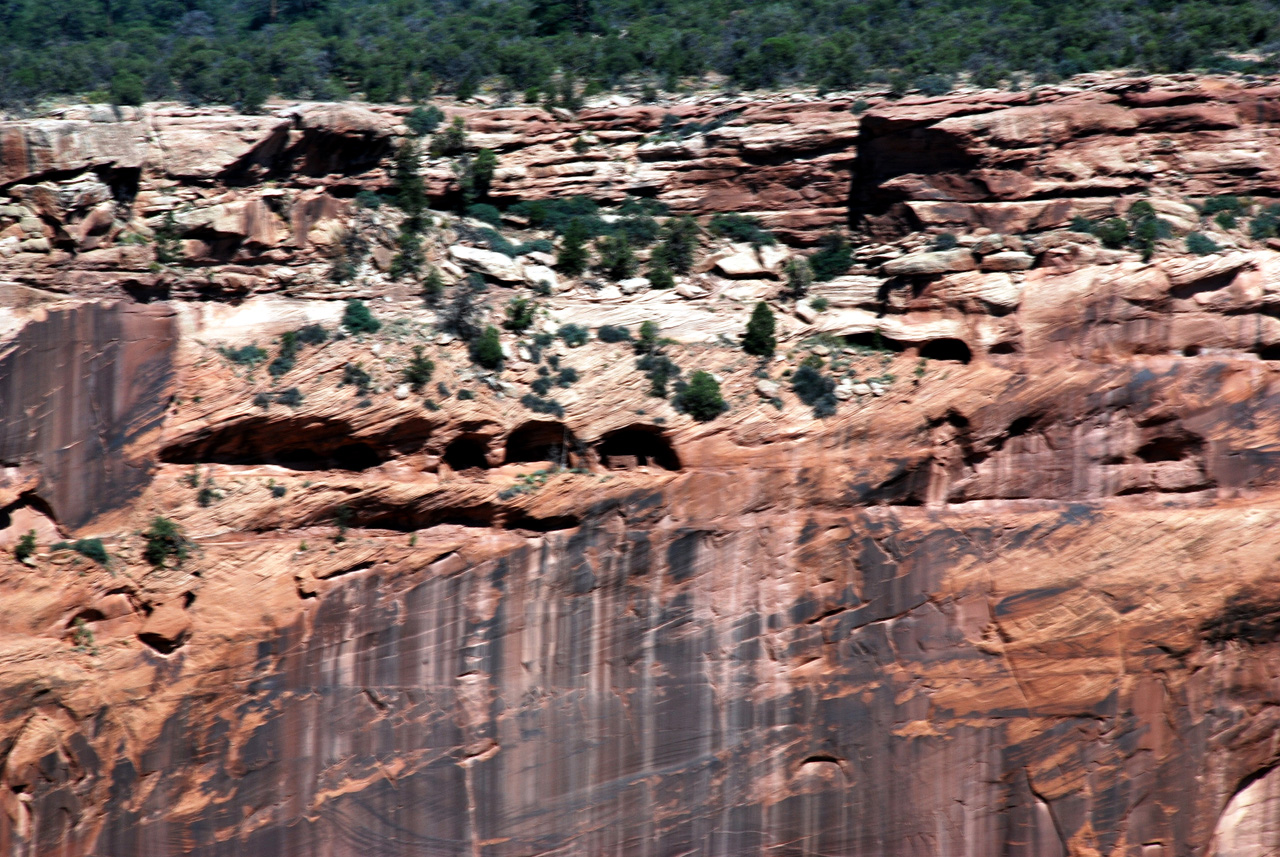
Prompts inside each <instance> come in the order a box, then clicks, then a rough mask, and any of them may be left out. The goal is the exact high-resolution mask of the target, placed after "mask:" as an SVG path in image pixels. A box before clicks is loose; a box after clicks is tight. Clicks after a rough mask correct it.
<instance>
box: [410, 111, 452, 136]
mask: <svg viewBox="0 0 1280 857" xmlns="http://www.w3.org/2000/svg"><path fill="white" fill-rule="evenodd" d="M443 121H444V111H442V110H441V109H440V108H439V107H436V106H435V105H434V104H433V105H431V106H430V107H415V108H413V109H412V110H410V111H409V115H408V116H406V117H405V120H404V124H405V126H406V127H407V128H408V129H409V130H410V131H412V132H413V133H415V134H417V135H418V136H419V137H424V136H426V135H427V134H434V133H435V130H436V129H437V128H439V127H440V123H441V122H443Z"/></svg>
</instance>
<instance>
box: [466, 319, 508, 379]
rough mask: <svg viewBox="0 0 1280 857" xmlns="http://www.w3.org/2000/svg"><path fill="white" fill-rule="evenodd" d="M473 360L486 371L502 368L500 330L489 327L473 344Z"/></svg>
mask: <svg viewBox="0 0 1280 857" xmlns="http://www.w3.org/2000/svg"><path fill="white" fill-rule="evenodd" d="M471 359H472V360H473V361H474V362H475V363H476V364H478V365H480V366H483V367H484V368H486V369H500V368H502V340H501V339H499V338H498V328H496V327H494V326H493V325H489V326H488V327H486V328H485V329H484V332H483V333H481V334H480V335H479V336H478V337H477V338H476V339H475V340H474V341H473V342H472V343H471Z"/></svg>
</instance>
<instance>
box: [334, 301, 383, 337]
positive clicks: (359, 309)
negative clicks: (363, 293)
mask: <svg viewBox="0 0 1280 857" xmlns="http://www.w3.org/2000/svg"><path fill="white" fill-rule="evenodd" d="M342 326H343V327H345V328H346V329H347V330H349V331H351V332H352V333H377V332H378V331H379V330H381V329H382V322H380V321H378V320H377V319H376V318H374V317H373V313H371V312H369V307H367V306H365V302H364V301H362V300H360V299H359V298H352V299H351V300H349V301H347V306H346V309H344V310H343V311H342Z"/></svg>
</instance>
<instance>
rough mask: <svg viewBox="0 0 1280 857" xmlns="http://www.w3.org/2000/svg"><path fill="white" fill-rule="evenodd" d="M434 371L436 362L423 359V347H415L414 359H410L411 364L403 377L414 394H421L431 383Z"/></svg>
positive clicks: (406, 367)
mask: <svg viewBox="0 0 1280 857" xmlns="http://www.w3.org/2000/svg"><path fill="white" fill-rule="evenodd" d="M434 371H436V364H435V361H433V360H432V359H431V358H429V357H423V356H422V346H421V345H415V346H414V347H413V357H412V358H410V359H409V364H408V365H407V366H405V367H404V372H403V374H402V377H403V378H404V382H405V383H406V384H408V385H409V387H410V389H412V390H413V392H415V393H421V392H422V388H423V387H425V386H427V383H428V382H430V380H431V373H432V372H434Z"/></svg>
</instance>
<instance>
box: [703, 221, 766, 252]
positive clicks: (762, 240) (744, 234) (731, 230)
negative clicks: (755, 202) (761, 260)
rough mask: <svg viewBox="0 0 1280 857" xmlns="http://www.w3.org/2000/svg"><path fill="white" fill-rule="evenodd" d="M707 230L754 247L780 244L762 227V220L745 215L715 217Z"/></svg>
mask: <svg viewBox="0 0 1280 857" xmlns="http://www.w3.org/2000/svg"><path fill="white" fill-rule="evenodd" d="M707 228H708V229H710V230H711V232H712V233H714V234H716V235H719V236H721V237H722V238H728V239H729V240H730V241H736V242H739V243H742V244H750V245H751V246H752V247H760V246H762V245H767V244H777V243H778V239H776V238H774V237H773V234H772V233H771V232H769V231H767V230H766V229H764V228H763V227H762V226H761V225H760V218H758V217H751V216H749V215H745V214H716V215H713V216H712V217H711V222H710V223H709V224H708V225H707Z"/></svg>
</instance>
